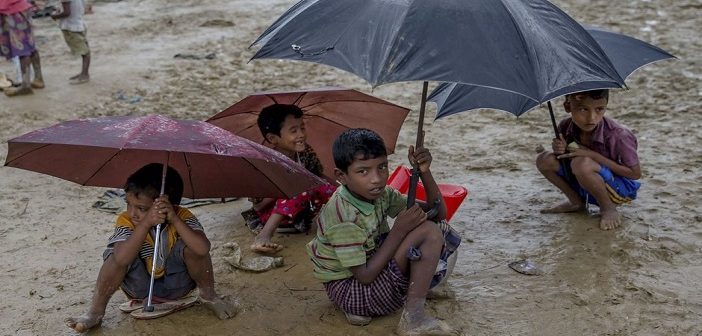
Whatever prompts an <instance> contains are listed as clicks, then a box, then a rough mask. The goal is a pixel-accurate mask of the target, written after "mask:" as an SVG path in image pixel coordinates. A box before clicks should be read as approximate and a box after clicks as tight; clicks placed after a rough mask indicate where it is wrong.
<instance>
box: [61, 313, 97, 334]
mask: <svg viewBox="0 0 702 336" xmlns="http://www.w3.org/2000/svg"><path fill="white" fill-rule="evenodd" d="M101 322H102V315H90V314H85V315H82V316H80V317H69V318H67V319H66V325H67V326H68V327H69V328H71V329H73V330H75V331H77V332H79V333H82V332H86V331H88V330H90V329H92V328H94V327H96V326H98V325H99V324H100V323H101Z"/></svg>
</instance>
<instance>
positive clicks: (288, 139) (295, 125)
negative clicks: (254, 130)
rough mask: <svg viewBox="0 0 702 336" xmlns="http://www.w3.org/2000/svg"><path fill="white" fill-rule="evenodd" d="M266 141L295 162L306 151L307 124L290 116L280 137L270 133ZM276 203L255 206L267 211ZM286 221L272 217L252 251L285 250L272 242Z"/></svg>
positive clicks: (267, 200)
mask: <svg viewBox="0 0 702 336" xmlns="http://www.w3.org/2000/svg"><path fill="white" fill-rule="evenodd" d="M266 141H268V142H270V143H271V144H272V145H273V149H275V150H277V151H279V152H281V153H283V154H284V155H285V156H287V157H289V158H290V159H292V160H293V161H296V160H297V157H296V155H297V153H299V152H302V151H304V150H305V144H306V141H307V132H306V130H305V123H304V122H303V120H302V118H295V117H294V116H293V115H288V116H287V117H286V118H285V121H284V122H283V126H282V127H281V128H280V135H277V134H273V133H268V134H266ZM275 201H276V199H275V198H264V199H263V200H261V201H260V202H258V203H255V204H254V205H253V207H254V210H256V211H260V210H261V209H265V208H266V207H268V206H269V205H270V204H272V203H274V202H275ZM284 219H285V217H283V216H282V215H279V214H273V215H271V216H270V217H269V218H268V220H267V221H266V224H264V225H263V229H261V232H260V233H259V234H258V235H257V236H256V238H254V242H253V244H251V250H253V251H254V252H261V253H276V252H278V251H280V250H282V249H283V245H281V244H276V243H274V242H272V241H271V240H272V239H273V234H275V230H276V229H277V228H278V225H280V223H281V222H282V221H283V220H284Z"/></svg>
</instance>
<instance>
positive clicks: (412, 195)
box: [407, 81, 429, 208]
mask: <svg viewBox="0 0 702 336" xmlns="http://www.w3.org/2000/svg"><path fill="white" fill-rule="evenodd" d="M428 89H429V82H427V81H425V82H424V84H423V85H422V102H421V105H419V121H418V122H417V141H416V143H415V146H414V147H415V149H416V148H420V147H422V146H424V111H425V109H426V105H427V91H428ZM417 183H419V167H417V166H416V165H412V176H411V177H410V185H409V190H407V207H408V208H409V207H411V206H412V205H414V201H415V200H416V198H417Z"/></svg>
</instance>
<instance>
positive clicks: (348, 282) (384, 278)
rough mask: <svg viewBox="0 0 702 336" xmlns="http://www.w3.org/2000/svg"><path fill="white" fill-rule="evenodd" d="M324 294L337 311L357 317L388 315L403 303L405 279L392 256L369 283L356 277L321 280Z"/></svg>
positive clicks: (407, 284) (405, 290) (405, 293)
mask: <svg viewBox="0 0 702 336" xmlns="http://www.w3.org/2000/svg"><path fill="white" fill-rule="evenodd" d="M324 288H325V289H326V291H327V296H329V299H330V300H331V301H332V302H334V304H336V305H337V306H338V307H339V308H341V310H343V311H345V312H347V313H351V314H354V315H361V316H384V315H388V314H392V313H393V312H395V311H397V310H398V309H400V308H402V306H403V305H404V304H405V296H406V295H407V289H408V288H409V278H408V277H406V276H405V275H404V274H402V271H401V270H400V267H399V266H397V262H395V259H391V260H390V262H389V263H388V265H387V266H386V267H385V269H383V270H382V271H381V272H380V274H378V277H377V278H375V280H374V281H373V282H372V283H370V284H369V285H364V284H361V283H360V282H358V280H356V278H353V277H351V278H346V279H341V280H334V281H329V282H325V283H324Z"/></svg>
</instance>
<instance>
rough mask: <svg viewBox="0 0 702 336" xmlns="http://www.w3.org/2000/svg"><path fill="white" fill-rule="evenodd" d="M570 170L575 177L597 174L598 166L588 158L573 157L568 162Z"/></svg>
mask: <svg viewBox="0 0 702 336" xmlns="http://www.w3.org/2000/svg"><path fill="white" fill-rule="evenodd" d="M570 169H571V170H572V171H573V174H575V175H576V176H578V175H584V174H590V173H593V172H598V171H599V170H600V164H599V163H597V162H596V161H595V160H593V159H591V158H588V157H583V156H579V157H574V158H573V159H571V161H570Z"/></svg>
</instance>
